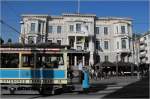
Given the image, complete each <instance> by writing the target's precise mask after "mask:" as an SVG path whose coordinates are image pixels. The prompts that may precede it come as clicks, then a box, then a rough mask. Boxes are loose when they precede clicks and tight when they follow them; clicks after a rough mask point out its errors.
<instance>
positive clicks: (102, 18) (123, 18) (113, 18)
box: [97, 16, 133, 21]
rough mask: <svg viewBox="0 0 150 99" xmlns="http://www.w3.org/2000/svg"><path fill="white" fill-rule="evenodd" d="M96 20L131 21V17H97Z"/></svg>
mask: <svg viewBox="0 0 150 99" xmlns="http://www.w3.org/2000/svg"><path fill="white" fill-rule="evenodd" d="M97 20H128V21H132V20H133V19H132V18H129V17H111V16H110V17H108V16H107V17H97Z"/></svg>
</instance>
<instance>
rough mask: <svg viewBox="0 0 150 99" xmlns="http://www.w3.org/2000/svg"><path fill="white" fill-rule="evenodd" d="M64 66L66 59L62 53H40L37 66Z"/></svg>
mask: <svg viewBox="0 0 150 99" xmlns="http://www.w3.org/2000/svg"><path fill="white" fill-rule="evenodd" d="M60 66H64V60H63V55H62V54H55V55H48V54H47V55H39V57H38V61H37V68H40V67H44V68H58V67H60Z"/></svg>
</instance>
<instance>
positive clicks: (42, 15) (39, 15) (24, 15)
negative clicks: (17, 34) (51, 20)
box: [21, 14, 48, 17]
mask: <svg viewBox="0 0 150 99" xmlns="http://www.w3.org/2000/svg"><path fill="white" fill-rule="evenodd" d="M21 16H22V17H44V16H45V17H47V16H48V14H22V15H21Z"/></svg>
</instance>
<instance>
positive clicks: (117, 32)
mask: <svg viewBox="0 0 150 99" xmlns="http://www.w3.org/2000/svg"><path fill="white" fill-rule="evenodd" d="M116 30H117V34H118V26H117V27H116Z"/></svg>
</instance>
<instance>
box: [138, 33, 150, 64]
mask: <svg viewBox="0 0 150 99" xmlns="http://www.w3.org/2000/svg"><path fill="white" fill-rule="evenodd" d="M139 47H140V63H141V64H142V63H146V64H150V32H147V33H145V34H144V35H142V36H141V37H140V46H139Z"/></svg>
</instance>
